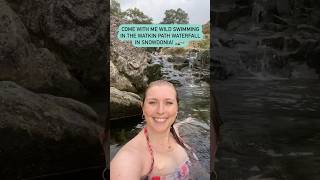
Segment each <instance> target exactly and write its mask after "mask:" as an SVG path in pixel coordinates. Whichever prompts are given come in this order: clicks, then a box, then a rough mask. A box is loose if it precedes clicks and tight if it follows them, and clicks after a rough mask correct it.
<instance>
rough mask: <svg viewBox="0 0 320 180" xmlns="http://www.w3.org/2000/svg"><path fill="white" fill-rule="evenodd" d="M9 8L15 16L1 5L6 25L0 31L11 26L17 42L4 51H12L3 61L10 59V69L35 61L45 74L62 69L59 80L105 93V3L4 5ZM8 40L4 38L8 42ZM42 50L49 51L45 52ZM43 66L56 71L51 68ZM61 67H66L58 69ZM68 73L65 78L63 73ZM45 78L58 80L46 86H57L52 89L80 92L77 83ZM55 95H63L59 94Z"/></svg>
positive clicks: (93, 0)
mask: <svg viewBox="0 0 320 180" xmlns="http://www.w3.org/2000/svg"><path fill="white" fill-rule="evenodd" d="M7 2H8V4H9V5H10V7H11V8H12V9H13V11H12V10H11V8H10V7H9V6H8V5H7V3H6V2H5V1H4V0H1V6H0V8H1V13H5V16H2V17H6V19H8V21H5V22H4V21H1V23H2V24H3V25H2V26H5V25H6V24H4V23H7V24H8V25H9V30H10V33H11V37H14V39H13V42H16V43H15V44H14V43H11V44H10V43H8V44H7V45H5V47H7V46H9V50H10V49H11V54H10V53H9V52H7V53H6V54H7V58H8V56H11V59H10V61H11V64H13V65H12V66H14V64H15V63H16V62H19V61H22V60H23V61H25V64H29V63H30V61H34V59H36V58H37V57H39V58H42V59H40V60H38V61H41V62H42V63H39V62H34V64H37V65H39V67H38V68H39V69H43V71H45V70H47V69H48V70H49V71H51V69H61V71H62V72H60V74H63V75H64V76H66V77H68V79H72V77H74V78H73V79H77V80H78V81H80V83H81V84H82V85H83V86H84V87H85V88H86V89H88V90H89V91H91V92H97V91H100V92H104V90H105V83H106V78H105V77H106V76H105V68H106V57H107V54H106V34H107V33H106V30H107V24H106V21H107V12H106V6H107V4H106V2H105V1H101V0H88V1H76V0H62V1H36V0H30V1H23V2H18V1H11V0H8V1H7ZM3 9H4V10H3ZM15 13H16V14H17V15H15ZM23 26H24V27H23ZM26 29H27V30H26ZM13 32H15V33H13ZM10 33H8V34H10ZM8 34H7V35H5V36H6V37H8ZM15 39H16V40H15ZM9 42H10V41H9ZM41 49H48V50H46V52H43V50H41ZM38 51H40V52H42V54H43V53H45V54H44V55H42V56H39V55H37V54H39V53H37V52H38ZM43 58H44V59H43ZM48 61H49V62H48ZM43 62H48V64H57V65H56V67H50V66H47V65H46V64H45V63H43ZM57 62H58V63H57ZM62 62H63V63H64V64H65V65H61V64H62ZM25 64H23V65H25ZM27 69H28V68H27ZM66 70H68V71H69V73H66ZM30 71H31V70H30ZM57 71H58V70H57ZM36 74H37V73H36ZM70 74H71V75H70ZM26 76H31V75H26ZM38 76H39V75H38ZM40 76H41V74H40ZM47 76H49V77H48V78H47V79H50V78H52V79H58V80H56V81H54V82H50V83H51V84H56V85H55V86H59V84H60V83H61V84H63V85H65V84H70V87H72V86H74V87H75V88H76V87H79V86H80V85H79V82H78V83H77V84H76V83H75V82H73V83H72V82H64V81H62V80H64V79H63V78H65V79H66V77H64V76H62V75H60V76H62V77H60V76H58V75H51V74H50V75H47ZM26 78H27V77H26ZM60 79H62V80H60ZM20 81H22V80H20ZM57 81H58V82H57ZM60 81H62V82H60ZM29 86H31V85H28V87H29ZM70 87H64V88H63V89H64V90H65V91H69V89H72V88H70ZM52 89H53V88H52ZM58 89H59V88H58ZM60 89H62V88H60ZM73 89H74V88H73ZM82 89H83V88H82ZM57 94H59V95H61V93H57ZM62 94H63V93H62Z"/></svg>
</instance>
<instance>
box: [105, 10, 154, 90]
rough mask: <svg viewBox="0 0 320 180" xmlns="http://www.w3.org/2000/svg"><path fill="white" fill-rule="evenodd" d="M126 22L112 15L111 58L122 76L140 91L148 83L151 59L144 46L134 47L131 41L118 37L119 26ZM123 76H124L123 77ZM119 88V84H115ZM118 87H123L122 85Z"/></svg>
mask: <svg viewBox="0 0 320 180" xmlns="http://www.w3.org/2000/svg"><path fill="white" fill-rule="evenodd" d="M125 23H126V22H125V21H124V20H122V19H120V18H118V17H115V16H111V20H110V24H111V25H110V40H111V47H110V53H111V56H110V60H111V61H112V63H113V64H114V66H115V67H116V68H117V70H118V71H119V74H120V76H124V77H125V78H127V79H128V80H129V81H130V82H131V83H132V85H133V86H134V87H135V89H136V90H137V91H138V92H141V91H142V90H144V88H145V87H146V85H147V79H148V78H147V77H146V74H145V68H146V67H147V65H148V61H149V60H150V59H151V56H150V54H148V53H147V52H146V51H145V50H144V49H142V48H136V47H133V46H132V44H131V42H121V41H119V40H118V38H117V34H116V33H117V28H118V27H119V26H120V24H125ZM121 78H123V77H121ZM115 87H116V88H118V87H117V86H115ZM118 89H121V88H120V87H119V88H118Z"/></svg>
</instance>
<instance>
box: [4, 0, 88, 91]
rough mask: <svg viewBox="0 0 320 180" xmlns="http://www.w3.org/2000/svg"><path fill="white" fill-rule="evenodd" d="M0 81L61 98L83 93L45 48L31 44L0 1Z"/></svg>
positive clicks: (17, 19)
mask: <svg viewBox="0 0 320 180" xmlns="http://www.w3.org/2000/svg"><path fill="white" fill-rule="evenodd" d="M0 9H1V11H0V17H1V18H2V20H1V21H0V29H1V34H0V47H1V48H0V69H1V70H0V80H9V81H15V82H17V83H19V84H20V85H22V86H23V87H26V88H28V89H31V90H34V91H37V92H47V93H52V94H58V95H61V96H69V97H81V96H83V95H85V94H86V90H85V89H84V88H83V86H82V85H81V83H80V82H79V81H78V80H77V79H75V78H74V77H73V76H72V74H71V73H70V72H69V70H68V67H67V66H66V65H65V64H64V63H63V62H62V61H61V60H59V59H58V58H56V56H55V55H54V54H53V53H52V52H50V50H48V49H47V48H44V47H43V48H39V47H37V46H36V45H35V44H34V43H32V40H31V39H32V38H31V37H30V35H29V34H28V30H27V28H26V27H25V26H24V24H23V22H22V21H21V20H20V18H19V16H18V15H17V14H16V13H15V12H14V11H13V10H12V9H11V8H10V7H9V6H8V4H7V3H6V2H5V1H3V0H1V1H0Z"/></svg>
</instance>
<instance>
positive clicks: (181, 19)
mask: <svg viewBox="0 0 320 180" xmlns="http://www.w3.org/2000/svg"><path fill="white" fill-rule="evenodd" d="M164 14H165V17H164V18H163V20H162V22H161V24H188V23H189V17H188V13H186V12H185V11H184V10H182V9H180V8H178V9H177V10H174V9H170V10H166V12H165V13H164Z"/></svg>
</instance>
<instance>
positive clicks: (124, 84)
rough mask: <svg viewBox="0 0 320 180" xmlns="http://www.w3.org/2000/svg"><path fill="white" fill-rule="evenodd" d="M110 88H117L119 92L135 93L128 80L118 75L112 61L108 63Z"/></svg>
mask: <svg viewBox="0 0 320 180" xmlns="http://www.w3.org/2000/svg"><path fill="white" fill-rule="evenodd" d="M110 86H111V87H117V89H119V90H121V91H129V92H137V89H136V88H135V87H134V86H133V85H132V83H131V82H130V81H129V79H128V78H126V77H125V76H124V75H122V74H120V72H119V71H118V69H117V67H115V65H113V62H112V61H111V62H110Z"/></svg>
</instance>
